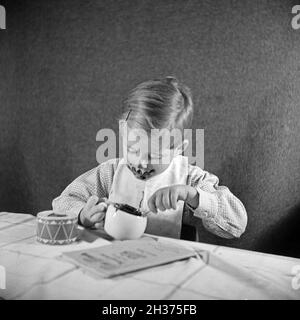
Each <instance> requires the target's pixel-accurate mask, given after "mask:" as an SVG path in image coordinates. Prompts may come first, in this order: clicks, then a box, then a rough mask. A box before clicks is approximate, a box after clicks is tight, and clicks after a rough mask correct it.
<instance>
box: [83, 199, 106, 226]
mask: <svg viewBox="0 0 300 320" xmlns="http://www.w3.org/2000/svg"><path fill="white" fill-rule="evenodd" d="M105 200H106V198H101V199H99V198H98V197H97V196H91V197H90V198H89V199H88V201H87V203H86V205H85V206H84V207H83V209H82V210H81V211H80V214H79V219H80V222H81V224H82V225H83V226H84V227H88V228H89V227H93V226H95V227H99V226H100V225H101V223H102V224H103V222H104V218H105V212H106V209H107V204H106V203H105V202H104V201H105ZM98 202H100V203H98Z"/></svg>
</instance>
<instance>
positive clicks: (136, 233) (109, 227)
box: [104, 205, 147, 240]
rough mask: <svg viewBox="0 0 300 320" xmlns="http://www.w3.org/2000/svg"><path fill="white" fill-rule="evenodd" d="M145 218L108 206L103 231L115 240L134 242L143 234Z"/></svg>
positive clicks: (145, 223) (145, 224)
mask: <svg viewBox="0 0 300 320" xmlns="http://www.w3.org/2000/svg"><path fill="white" fill-rule="evenodd" d="M146 226H147V217H144V216H137V215H134V214H131V213H127V212H125V211H122V210H120V209H118V208H116V207H115V206H114V205H109V206H108V208H107V211H106V214H105V223H104V230H105V232H106V233H107V234H109V235H110V236H111V237H113V238H114V239H116V240H134V239H138V238H140V237H141V236H142V235H143V233H144V232H145V229H146Z"/></svg>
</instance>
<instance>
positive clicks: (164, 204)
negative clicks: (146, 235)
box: [148, 184, 199, 213]
mask: <svg viewBox="0 0 300 320" xmlns="http://www.w3.org/2000/svg"><path fill="white" fill-rule="evenodd" d="M179 200H183V201H185V202H187V203H188V204H189V205H190V206H191V207H193V208H197V207H198V205H199V194H198V192H197V190H196V189H195V188H193V187H191V186H187V185H184V184H182V185H181V184H178V185H174V186H170V187H165V188H161V189H159V190H157V191H155V192H154V194H153V195H152V196H151V197H150V199H149V200H148V207H149V209H150V211H152V212H154V213H157V209H158V210H160V211H165V210H168V209H176V207H177V202H178V201H179Z"/></svg>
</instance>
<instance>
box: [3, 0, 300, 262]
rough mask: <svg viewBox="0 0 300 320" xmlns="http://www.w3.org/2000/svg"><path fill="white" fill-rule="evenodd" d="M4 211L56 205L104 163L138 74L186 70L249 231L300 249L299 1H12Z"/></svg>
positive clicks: (6, 42)
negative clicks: (105, 131)
mask: <svg viewBox="0 0 300 320" xmlns="http://www.w3.org/2000/svg"><path fill="white" fill-rule="evenodd" d="M1 4H2V5H4V6H6V10H7V30H0V108H1V109H0V111H1V114H0V128H1V133H0V211H14V212H27V213H33V214H36V213H37V212H38V211H39V210H45V209H49V208H51V201H52V199H53V198H54V197H56V196H57V195H59V194H60V192H61V191H62V190H63V188H64V187H65V186H66V185H67V184H68V183H70V182H71V181H72V180H73V179H74V178H75V177H77V176H78V175H80V174H81V173H83V172H84V171H86V170H88V169H90V168H92V167H94V166H96V165H97V162H96V157H95V154H96V150H97V148H98V146H99V143H98V142H96V138H95V137H96V133H97V131H98V130H99V129H100V128H104V127H109V128H112V129H117V125H118V124H117V121H116V118H117V117H118V115H119V112H120V108H121V103H122V100H123V99H124V98H125V97H126V94H127V92H128V90H130V89H131V88H132V87H133V86H135V85H136V84H137V83H139V82H141V81H143V80H147V79H151V78H157V77H160V76H165V75H175V76H176V77H178V79H179V80H181V81H183V82H184V83H186V84H187V85H188V86H189V87H190V88H191V89H192V91H193V94H194V103H195V118H194V124H193V127H194V128H204V129H205V169H206V170H208V171H210V172H212V173H214V174H216V175H218V176H219V177H220V181H221V184H224V185H227V186H228V187H229V188H230V189H231V190H232V191H233V192H234V193H235V194H236V195H237V196H238V197H239V198H240V199H241V200H242V201H243V202H244V204H245V206H246V208H247V211H248V216H249V223H248V228H247V231H246V233H245V234H244V235H243V236H242V238H241V239H239V240H234V241H233V240H230V241H227V240H226V241H225V240H223V239H218V238H217V237H215V236H214V235H211V234H209V233H208V232H206V231H205V230H203V233H202V237H201V241H204V242H210V243H219V244H223V245H230V246H236V247H240V248H245V249H252V250H260V251H265V252H274V253H279V254H287V255H294V256H298V257H299V256H300V232H299V231H300V216H299V214H300V212H299V204H300V159H299V158H300V143H299V133H300V129H299V119H300V30H298V31H296V30H293V29H292V27H291V23H290V22H291V18H292V14H291V9H292V6H293V5H294V4H296V2H295V1H284V0H281V1H279V0H277V1H276V0H272V1H263V0H261V1H253V0H252V1H250V0H249V1H224V0H222V1H221V0H220V1H196V0H195V1H193V0H192V1H174V0H172V1H171V0H166V1H147V0H138V1H137V0H136V1H133V0H127V1H124V0H122V1H113V0H106V1H100V0H85V1H84V0H82V1H79V0H72V1H71V0H64V1H58V0H53V1H41V0H32V1H27V0H22V1H14V0H9V1H7V0H6V1H1Z"/></svg>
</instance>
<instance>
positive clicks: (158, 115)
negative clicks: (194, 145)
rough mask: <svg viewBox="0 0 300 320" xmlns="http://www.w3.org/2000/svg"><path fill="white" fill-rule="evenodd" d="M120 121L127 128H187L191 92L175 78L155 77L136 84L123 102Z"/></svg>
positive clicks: (148, 129) (191, 105) (190, 114)
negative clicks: (124, 121) (124, 123)
mask: <svg viewBox="0 0 300 320" xmlns="http://www.w3.org/2000/svg"><path fill="white" fill-rule="evenodd" d="M124 107H125V108H124V109H125V110H124V112H123V114H122V116H121V119H122V120H126V121H127V123H128V126H129V127H135V128H136V127H139V128H142V129H144V130H145V131H146V132H150V130H151V129H164V128H166V129H170V130H172V129H174V128H177V129H180V130H183V129H186V128H190V126H191V124H192V119H193V101H192V95H191V91H190V89H189V88H188V87H186V86H185V85H183V84H179V83H178V81H177V79H176V78H174V77H166V78H163V79H154V80H150V81H145V82H142V83H140V84H139V85H137V86H136V87H135V88H134V89H133V90H131V91H130V93H129V95H128V97H127V99H126V100H125V103H124Z"/></svg>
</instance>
